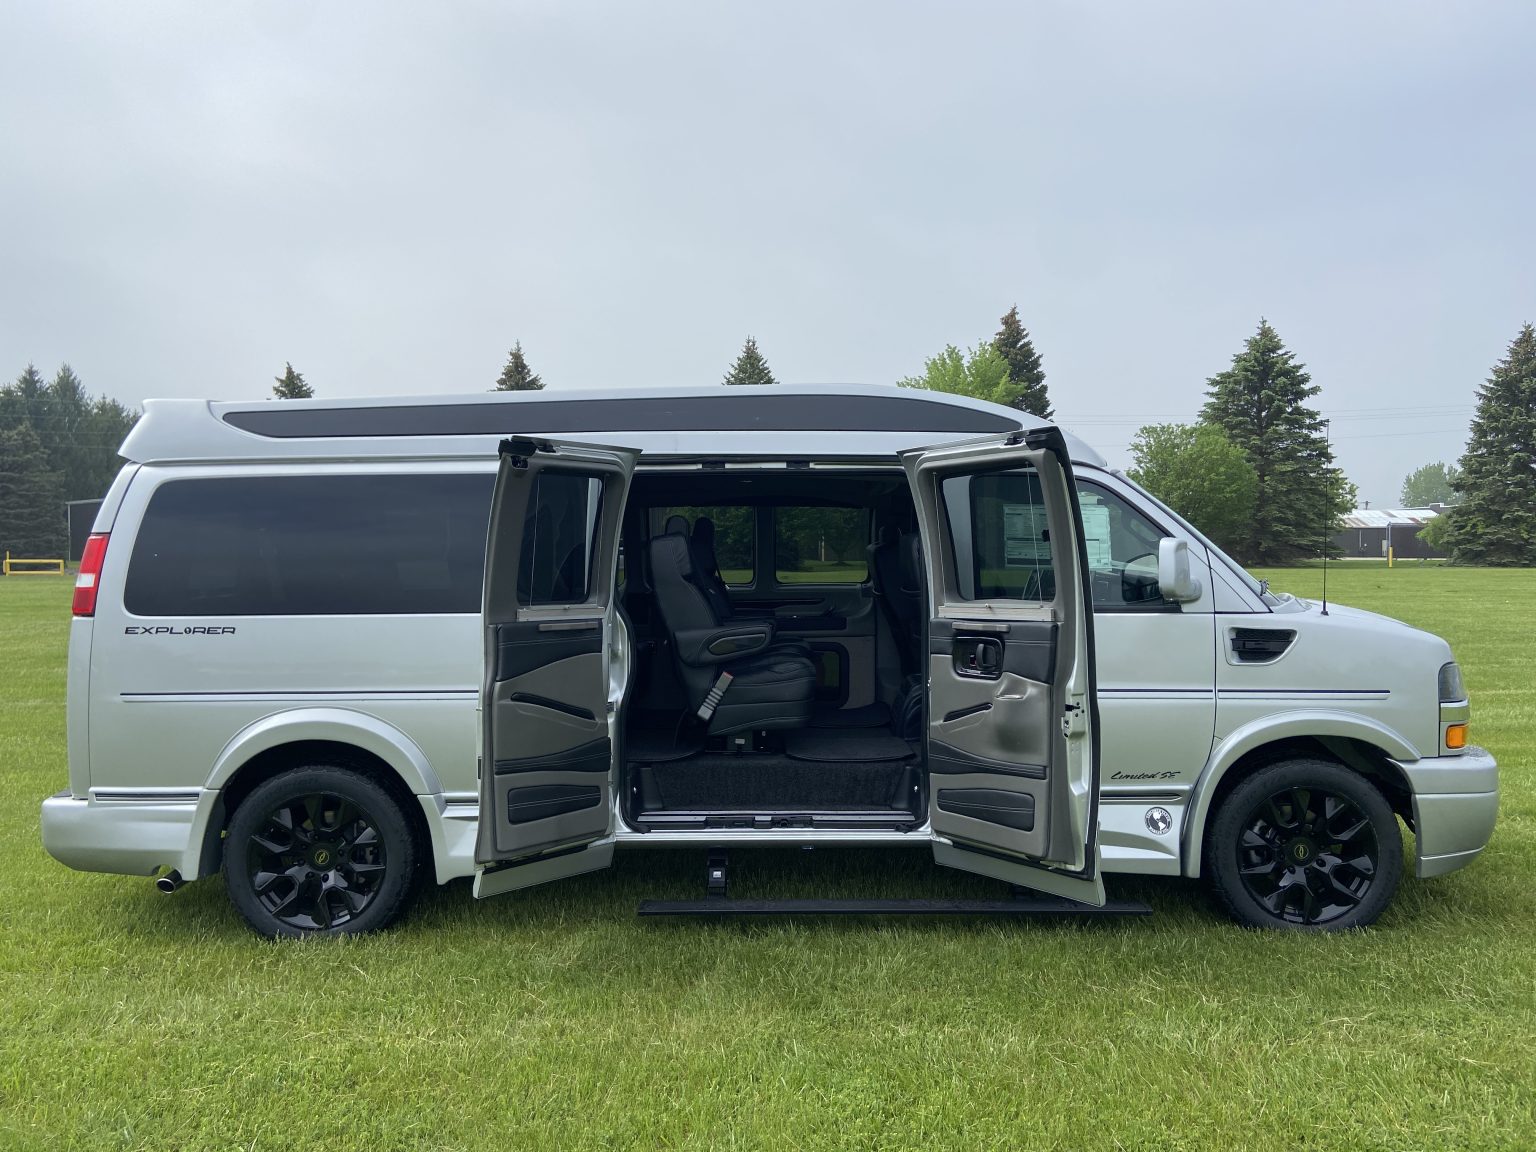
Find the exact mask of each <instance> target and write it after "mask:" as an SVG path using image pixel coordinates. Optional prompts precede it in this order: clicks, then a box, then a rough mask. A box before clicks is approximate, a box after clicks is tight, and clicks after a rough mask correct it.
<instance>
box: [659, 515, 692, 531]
mask: <svg viewBox="0 0 1536 1152" xmlns="http://www.w3.org/2000/svg"><path fill="white" fill-rule="evenodd" d="M662 532H663V533H665V534H666V535H668V536H686V535H688V517H686V516H675V515H674V516H668V517H667V526H666V527H665V528H663V529H662Z"/></svg>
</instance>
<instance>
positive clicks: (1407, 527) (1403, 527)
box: [1333, 504, 1445, 559]
mask: <svg viewBox="0 0 1536 1152" xmlns="http://www.w3.org/2000/svg"><path fill="white" fill-rule="evenodd" d="M1444 510H1445V505H1443V504H1432V505H1430V506H1429V507H1428V508H1356V509H1355V510H1354V511H1353V512H1348V513H1346V514H1345V515H1343V516H1341V517H1339V531H1338V533H1337V534H1335V536H1334V538H1333V542H1334V543H1335V544H1336V545H1338V546H1339V548H1340V549H1342V550H1343V552H1344V555H1345V556H1354V557H1361V556H1371V557H1377V558H1380V557H1383V556H1385V555H1386V554H1387V549H1388V548H1389V547H1390V548H1391V549H1392V555H1394V556H1397V557H1407V558H1409V559H1413V558H1416V557H1438V556H1441V555H1442V553H1440V552H1436V551H1435V550H1434V549H1433V548H1431V547H1430V546H1429V545H1428V544H1426V543H1425V542H1424V541H1423V540H1421V539H1419V533H1420V532H1422V531H1423V530H1424V526H1425V525H1426V524H1428V523H1429V522H1430V521H1431V520H1433V519H1434V518H1435V517H1436V516H1438V515H1440V513H1441V512H1443V511H1444Z"/></svg>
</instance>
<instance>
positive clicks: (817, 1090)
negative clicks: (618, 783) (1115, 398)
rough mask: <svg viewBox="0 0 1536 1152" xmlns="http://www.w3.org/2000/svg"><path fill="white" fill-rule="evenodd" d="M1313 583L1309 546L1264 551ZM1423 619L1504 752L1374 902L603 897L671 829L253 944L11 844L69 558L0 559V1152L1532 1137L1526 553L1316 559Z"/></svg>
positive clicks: (1535, 1057) (810, 869) (217, 910)
mask: <svg viewBox="0 0 1536 1152" xmlns="http://www.w3.org/2000/svg"><path fill="white" fill-rule="evenodd" d="M1267 575H1269V576H1270V577H1271V578H1272V580H1273V582H1274V585H1275V587H1276V588H1279V589H1289V590H1291V591H1295V592H1298V593H1302V594H1314V593H1315V592H1316V591H1317V588H1318V584H1319V579H1320V575H1321V574H1320V573H1319V572H1317V571H1314V570H1305V571H1287V572H1273V573H1268V574H1267ZM1329 591H1330V594H1331V596H1332V598H1334V599H1337V600H1338V601H1340V602H1344V603H1349V604H1354V605H1357V606H1360V607H1364V608H1371V609H1377V610H1380V611H1384V612H1388V613H1390V614H1392V615H1395V616H1399V617H1401V618H1403V619H1405V620H1408V621H1410V622H1411V623H1414V624H1419V625H1422V626H1425V627H1428V628H1431V629H1433V630H1435V631H1438V632H1440V633H1441V634H1442V635H1445V636H1446V637H1447V638H1449V639H1450V640H1451V642H1452V643H1453V644H1454V646H1455V648H1456V651H1457V656H1458V658H1459V659H1460V661H1461V662H1462V664H1463V666H1464V668H1465V670H1466V676H1467V682H1468V684H1469V685H1470V688H1471V690H1472V694H1473V708H1474V724H1473V733H1474V737H1475V739H1476V740H1477V741H1478V742H1480V743H1483V744H1486V745H1487V746H1488V747H1490V748H1491V749H1493V751H1494V752H1495V753H1496V754H1497V755H1498V756H1499V758H1500V760H1501V762H1502V764H1503V780H1504V798H1503V809H1502V813H1501V819H1500V825H1499V828H1498V831H1497V832H1496V834H1495V839H1494V842H1493V844H1492V846H1491V847H1490V849H1489V851H1488V852H1487V853H1486V854H1485V855H1484V856H1483V858H1482V859H1481V860H1479V861H1478V862H1477V863H1475V864H1474V865H1473V866H1472V867H1471V868H1468V869H1466V870H1464V871H1462V872H1458V873H1456V874H1454V875H1452V876H1449V877H1446V878H1444V879H1441V880H1437V881H1433V882H1428V883H1420V882H1418V881H1416V880H1414V879H1412V878H1409V879H1407V880H1405V882H1404V885H1403V888H1402V890H1401V892H1400V894H1399V897H1398V900H1397V902H1396V904H1395V905H1394V907H1393V908H1392V909H1391V910H1390V911H1389V913H1388V914H1387V916H1386V917H1385V918H1384V919H1383V920H1382V922H1381V923H1380V924H1379V925H1378V926H1377V927H1376V928H1375V929H1373V930H1370V931H1368V932H1362V933H1357V934H1351V935H1347V936H1332V937H1299V936H1286V935H1278V934H1264V933H1255V932H1248V931H1242V930H1239V929H1237V928H1235V927H1233V926H1232V925H1230V924H1228V923H1227V922H1226V921H1224V920H1222V919H1220V918H1219V917H1218V916H1217V915H1216V914H1215V913H1214V912H1213V911H1212V910H1211V908H1210V906H1209V905H1208V904H1207V903H1206V901H1205V899H1204V897H1203V895H1202V894H1201V892H1200V890H1199V888H1198V887H1197V886H1195V885H1192V884H1188V883H1184V882H1135V881H1112V884H1111V888H1112V893H1113V894H1115V895H1119V896H1125V897H1133V898H1138V899H1145V900H1147V901H1148V902H1150V903H1151V904H1152V905H1153V906H1154V908H1155V910H1156V914H1155V915H1154V916H1152V917H1150V918H1140V919H1135V920H1129V921H1121V922H1105V923H1093V924H1050V923H1027V922H1011V921H985V920H982V921H965V922H871V921H865V922H833V923H821V922H778V923H756V924H707V923H666V922H650V921H647V922H641V921H639V920H637V918H636V917H635V915H634V908H635V904H636V902H637V901H638V900H640V899H641V898H643V897H646V896H676V897H682V896H691V895H693V894H695V893H696V892H697V891H698V888H699V884H700V881H701V873H702V865H703V857H702V853H699V852H678V853H675V854H659V855H655V856H635V855H631V856H621V857H620V862H619V866H618V867H616V868H615V869H614V870H613V871H612V872H610V873H607V874H602V875H595V876H590V877H584V878H580V879H577V880H574V881H567V882H564V883H561V884H557V885H555V886H552V887H548V888H544V889H536V890H533V891H531V892H527V893H522V894H514V895H511V896H505V897H500V898H498V899H496V900H491V901H486V902H483V903H476V902H475V901H473V900H472V899H471V897H470V895H469V888H468V885H467V884H465V883H461V884H456V885H454V886H452V887H450V888H448V889H446V890H440V891H433V892H431V893H429V894H428V895H427V896H426V898H425V899H424V900H423V901H422V902H421V904H419V905H418V907H417V910H416V912H415V914H414V915H412V916H411V917H410V918H409V919H408V920H407V921H406V922H405V923H404V924H403V925H402V926H401V927H399V928H398V929H396V930H394V931H391V932H389V933H386V934H384V935H381V936H377V937H373V938H369V939H363V940H353V941H337V942H316V943H283V944H271V943H265V942H262V941H260V940H258V939H256V938H255V937H253V936H252V935H250V934H249V933H248V932H247V930H246V929H245V928H244V926H243V924H242V923H241V922H240V921H239V920H238V918H237V916H236V914H235V913H234V911H233V910H232V909H231V907H230V906H229V904H228V903H227V901H226V899H225V897H224V891H223V886H222V883H221V882H220V881H218V880H213V881H209V882H203V883H198V884H194V885H191V886H189V887H187V888H185V889H183V890H182V891H181V892H180V893H179V894H177V895H176V896H174V897H169V898H167V897H164V896H161V895H159V894H157V893H156V892H155V891H154V890H153V889H152V887H151V885H150V883H149V881H148V880H146V879H142V878H139V879H132V878H126V877H112V876H97V875H85V874H80V873H74V872H70V871H68V870H66V869H65V868H63V867H62V866H60V865H58V864H55V863H54V862H53V861H52V860H50V859H49V858H48V857H47V856H46V855H45V854H44V852H43V850H42V847H41V845H40V844H39V840H38V803H39V802H40V801H41V800H42V798H43V797H44V796H46V795H48V794H49V793H51V792H54V791H56V790H58V789H59V788H61V787H63V786H64V784H65V749H64V653H65V640H66V635H67V630H68V621H67V617H68V603H69V583H68V581H67V580H61V579H58V578H45V577H32V578H26V579H16V578H13V579H8V580H0V794H3V795H4V797H5V798H6V800H7V803H6V805H5V806H4V808H3V809H0V1149H10V1148H46V1149H50V1150H53V1149H66V1148H145V1149H172V1148H212V1149H231V1150H233V1149H274V1150H278V1149H288V1148H330V1149H352V1148H370V1149H392V1148H429V1149H436V1148H444V1149H446V1148H495V1149H523V1148H529V1149H533V1148H540V1149H542V1148H556V1147H559V1148H566V1147H569V1148H594V1149H596V1148H604V1149H607V1148H613V1149H624V1148H649V1149H671V1148H723V1149H751V1148H773V1149H780V1148H833V1147H843V1148H879V1149H897V1148H956V1149H968V1150H969V1149H982V1148H1036V1147H1038V1148H1045V1147H1061V1148H1085V1149H1089V1148H1091V1149H1132V1148H1134V1149H1141V1148H1145V1149H1163V1148H1220V1149H1226V1148H1264V1149H1289V1148H1312V1149H1417V1148H1446V1149H1464V1148H1512V1149H1514V1148H1530V1147H1532V1146H1536V892H1533V884H1532V878H1533V875H1536V785H1533V783H1532V780H1531V770H1532V767H1533V760H1536V687H1533V684H1532V678H1531V674H1530V668H1531V659H1530V654H1529V653H1530V643H1531V638H1532V629H1533V624H1536V572H1493V571H1467V570H1457V569H1449V568H1436V567H1424V568H1419V567H1417V566H1411V567H1406V568H1400V569H1396V570H1393V571H1387V570H1386V569H1384V568H1359V569H1355V568H1351V567H1349V566H1346V565H1340V566H1338V567H1336V568H1334V569H1333V570H1332V571H1331V572H1330V573H1329ZM734 860H735V863H736V865H737V867H736V868H735V873H734V876H733V885H734V892H735V893H736V894H740V895H751V894H759V895H793V894H812V893H814V894H828V893H842V894H859V895H887V894H892V895H894V894H958V893H978V894H981V893H994V892H995V891H996V889H995V888H994V887H993V886H992V885H990V884H989V883H988V882H985V881H980V880H972V879H969V878H967V877H965V876H963V875H961V874H958V873H948V872H940V871H938V870H937V869H935V868H934V867H933V866H932V865H931V864H930V863H928V862H927V860H926V859H925V856H924V854H922V853H916V852H914V853H899V852H853V851H838V852H833V851H819V852H816V853H806V852H785V851H774V850H767V849H764V850H761V851H758V852H754V853H750V854H748V853H737V854H735V857H734Z"/></svg>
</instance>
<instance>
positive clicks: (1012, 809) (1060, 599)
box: [902, 428, 1104, 906]
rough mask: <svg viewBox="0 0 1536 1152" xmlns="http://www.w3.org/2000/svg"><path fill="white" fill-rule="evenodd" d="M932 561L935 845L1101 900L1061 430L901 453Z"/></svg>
mask: <svg viewBox="0 0 1536 1152" xmlns="http://www.w3.org/2000/svg"><path fill="white" fill-rule="evenodd" d="M902 463H903V465H904V466H905V467H906V470H907V475H908V477H909V478H910V480H911V482H912V489H913V498H914V499H915V500H916V502H917V507H918V509H919V513H920V516H919V519H920V521H921V531H922V538H923V550H924V554H925V557H926V560H927V571H928V609H929V610H928V617H929V619H928V634H927V660H928V666H927V675H928V692H929V695H928V724H927V727H926V750H927V762H928V812H929V818H930V822H931V826H932V829H933V852H934V858H935V859H936V860H937V861H938V862H939V863H940V864H945V865H949V866H950V867H954V868H963V869H965V870H967V871H971V872H978V873H981V874H983V875H986V876H994V877H997V878H998V879H1001V880H1006V881H1008V882H1010V883H1013V884H1020V885H1024V886H1026V887H1029V888H1035V889H1039V890H1040V891H1044V892H1050V893H1054V894H1055V895H1058V896H1065V897H1068V898H1069V899H1073V900H1078V901H1082V902H1084V903H1087V904H1093V905H1098V906H1102V905H1103V903H1104V886H1103V882H1102V881H1101V879H1100V877H1099V871H1098V836H1097V823H1098V784H1099V779H1098V777H1099V767H1098V760H1099V757H1098V742H1097V722H1098V715H1097V707H1096V703H1095V698H1094V676H1093V672H1094V667H1093V595H1092V585H1091V583H1090V580H1091V577H1090V573H1089V567H1088V557H1087V552H1086V549H1085V544H1084V534H1083V523H1082V513H1081V510H1080V508H1079V506H1078V501H1077V497H1076V488H1075V485H1074V483H1073V479H1072V465H1071V459H1070V456H1069V455H1068V452H1067V448H1066V443H1065V441H1064V439H1063V437H1062V435H1061V432H1060V431H1059V430H1058V429H1056V428H1040V429H1033V430H1029V431H1026V432H1018V433H1014V434H1011V435H1009V436H1007V437H1004V438H991V439H987V440H982V441H969V442H966V443H964V444H955V445H949V446H946V447H941V448H932V449H924V450H918V451H912V452H907V453H904V454H903V456H902Z"/></svg>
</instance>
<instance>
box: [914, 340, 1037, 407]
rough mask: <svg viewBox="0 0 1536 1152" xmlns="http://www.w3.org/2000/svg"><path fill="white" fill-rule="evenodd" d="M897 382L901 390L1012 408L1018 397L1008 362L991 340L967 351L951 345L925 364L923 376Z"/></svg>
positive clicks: (984, 341)
mask: <svg viewBox="0 0 1536 1152" xmlns="http://www.w3.org/2000/svg"><path fill="white" fill-rule="evenodd" d="M896 383H897V384H898V385H899V386H900V387H902V388H927V389H929V390H930V391H932V392H948V393H951V394H952V395H956V396H974V397H975V398H976V399H977V400H990V401H991V402H992V403H993V404H1003V405H1011V403H1012V401H1013V398H1014V397H1015V396H1016V395H1017V394H1018V389H1017V387H1016V386H1015V385H1014V383H1013V381H1012V380H1010V379H1009V378H1008V361H1007V360H1005V359H1004V358H1003V354H1002V353H1001V352H999V351H998V350H997V345H996V344H994V343H992V341H990V340H983V341H980V342H979V343H978V344H977V345H976V346H975V347H974V348H969V349H967V350H966V351H964V352H962V351H960V349H958V348H956V347H955V346H954V345H953V344H950V345H948V346H947V347H945V349H944V351H942V352H940V353H939V354H938V355H937V356H933V357H930V358H929V359H928V360H926V361H924V363H923V374H922V375H921V376H908V377H907V378H906V379H904V380H898V381H896Z"/></svg>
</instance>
